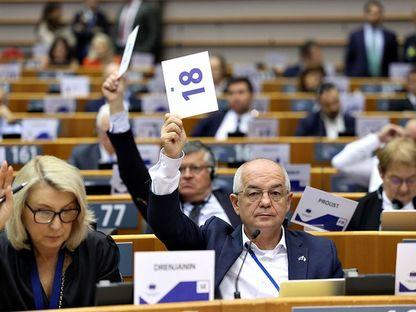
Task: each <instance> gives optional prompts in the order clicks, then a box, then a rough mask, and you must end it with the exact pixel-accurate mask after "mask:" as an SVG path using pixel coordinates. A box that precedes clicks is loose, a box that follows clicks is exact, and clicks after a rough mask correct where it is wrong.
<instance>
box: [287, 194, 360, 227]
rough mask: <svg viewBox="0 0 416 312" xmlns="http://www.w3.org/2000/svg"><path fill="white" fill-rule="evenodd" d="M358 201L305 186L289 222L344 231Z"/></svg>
mask: <svg viewBox="0 0 416 312" xmlns="http://www.w3.org/2000/svg"><path fill="white" fill-rule="evenodd" d="M357 205H358V202H356V201H353V200H350V199H346V198H343V197H340V196H335V195H333V194H330V193H327V192H324V191H321V190H318V189H316V188H313V187H310V186H307V187H306V188H305V191H304V192H303V194H302V197H301V199H300V201H299V204H298V206H297V207H296V210H295V212H294V213H293V216H292V220H291V222H293V223H297V224H300V225H305V226H307V227H309V228H315V229H316V230H325V231H345V229H346V228H347V225H348V223H349V222H350V220H351V218H352V215H353V214H354V211H355V208H357Z"/></svg>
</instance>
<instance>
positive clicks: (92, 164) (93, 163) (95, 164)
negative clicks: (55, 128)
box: [68, 144, 101, 170]
mask: <svg viewBox="0 0 416 312" xmlns="http://www.w3.org/2000/svg"><path fill="white" fill-rule="evenodd" d="M100 156H101V155H100V149H99V146H98V144H81V145H77V146H75V147H74V149H73V150H72V153H71V156H70V158H69V160H68V162H69V163H70V164H72V165H74V166H75V167H77V168H78V169H80V170H97V169H99V162H100Z"/></svg>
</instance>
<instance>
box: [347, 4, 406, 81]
mask: <svg viewBox="0 0 416 312" xmlns="http://www.w3.org/2000/svg"><path fill="white" fill-rule="evenodd" d="M364 16H365V19H366V24H365V25H364V26H363V27H362V28H360V29H359V30H357V31H355V32H353V33H352V34H351V35H350V38H349V41H348V45H347V50H346V55H345V74H346V75H347V76H352V77H370V76H374V77H378V76H387V75H388V70H389V64H390V63H393V62H397V61H398V44H397V38H396V34H395V33H394V32H392V31H390V30H388V29H385V28H384V27H383V26H382V24H381V23H382V17H383V6H382V4H381V3H380V2H379V1H375V0H371V1H368V2H367V3H366V4H365V6H364Z"/></svg>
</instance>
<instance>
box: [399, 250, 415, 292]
mask: <svg viewBox="0 0 416 312" xmlns="http://www.w3.org/2000/svg"><path fill="white" fill-rule="evenodd" d="M415 256H416V242H406V243H399V244H397V258H396V286H395V294H396V295H412V296H414V295H415V294H416V261H415Z"/></svg>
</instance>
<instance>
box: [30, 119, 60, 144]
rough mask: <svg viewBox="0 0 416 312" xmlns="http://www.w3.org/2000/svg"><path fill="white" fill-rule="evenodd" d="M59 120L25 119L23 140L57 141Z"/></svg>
mask: <svg viewBox="0 0 416 312" xmlns="http://www.w3.org/2000/svg"><path fill="white" fill-rule="evenodd" d="M58 126H59V120H58V119H23V120H22V140H23V141H34V140H55V139H56V138H57V137H58Z"/></svg>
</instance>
